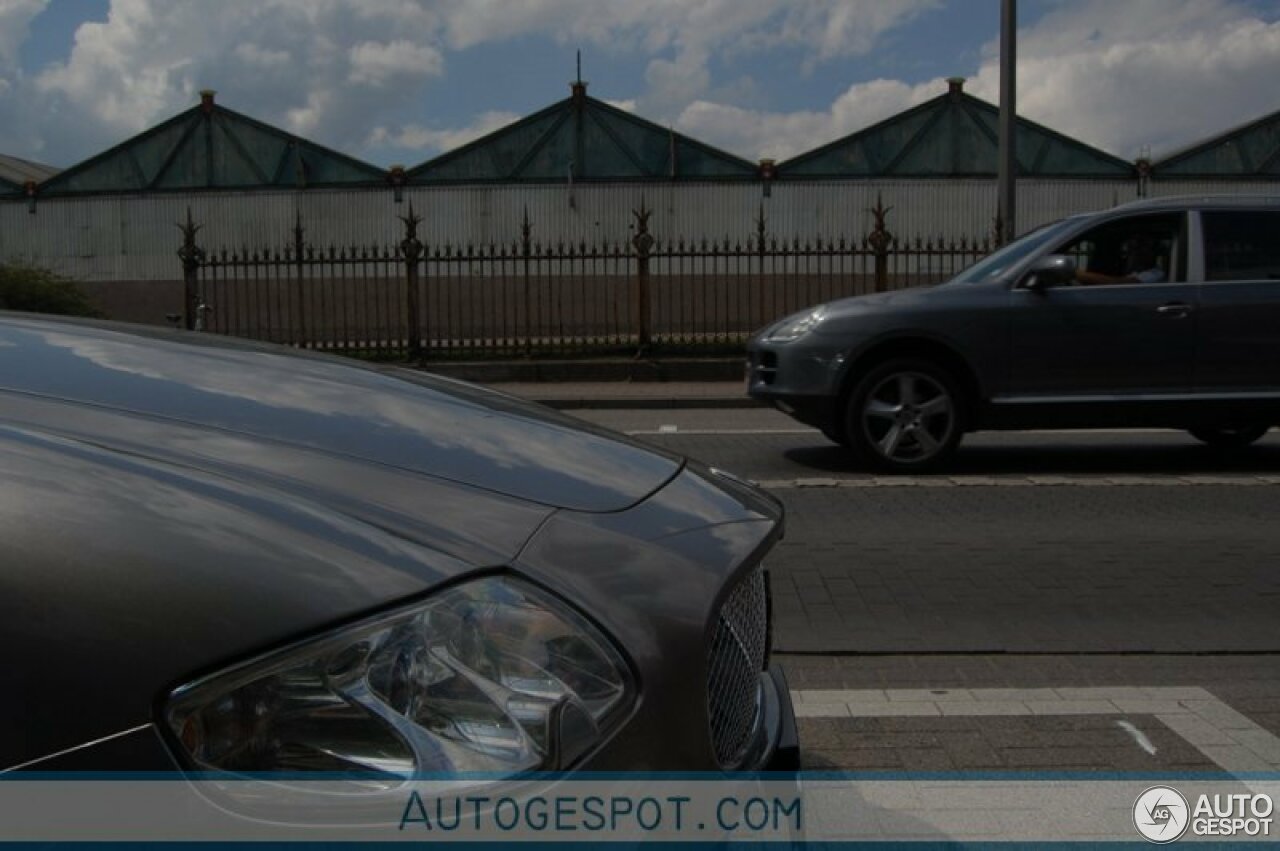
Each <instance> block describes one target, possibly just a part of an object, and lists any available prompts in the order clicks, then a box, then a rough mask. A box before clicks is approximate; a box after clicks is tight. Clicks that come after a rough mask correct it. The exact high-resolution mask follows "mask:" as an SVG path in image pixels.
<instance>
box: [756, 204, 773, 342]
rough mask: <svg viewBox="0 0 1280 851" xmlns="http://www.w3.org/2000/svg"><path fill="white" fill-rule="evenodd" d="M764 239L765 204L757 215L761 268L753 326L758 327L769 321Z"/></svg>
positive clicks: (757, 245)
mask: <svg viewBox="0 0 1280 851" xmlns="http://www.w3.org/2000/svg"><path fill="white" fill-rule="evenodd" d="M764 237H765V220H764V204H763V203H762V204H761V205H760V211H759V212H758V213H757V214H756V262H757V264H758V268H759V278H758V280H757V283H758V284H759V286H757V287H756V321H755V322H754V323H752V324H754V325H756V326H761V325H764V323H765V322H768V321H769V317H767V316H766V315H765V312H764V311H765V307H764V306H765V296H764Z"/></svg>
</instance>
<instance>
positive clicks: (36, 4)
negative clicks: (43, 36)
mask: <svg viewBox="0 0 1280 851" xmlns="http://www.w3.org/2000/svg"><path fill="white" fill-rule="evenodd" d="M48 5H49V0H0V75H4V74H7V73H8V72H10V71H12V70H13V69H15V68H16V67H17V65H18V49H19V48H20V47H22V43H23V42H24V41H26V40H27V33H28V31H29V29H30V27H31V22H32V21H33V20H35V19H36V17H37V16H38V15H39V14H40V13H41V12H43V11H44V10H45V7H46V6H48Z"/></svg>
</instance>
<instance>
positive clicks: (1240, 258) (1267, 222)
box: [1200, 210, 1280, 281]
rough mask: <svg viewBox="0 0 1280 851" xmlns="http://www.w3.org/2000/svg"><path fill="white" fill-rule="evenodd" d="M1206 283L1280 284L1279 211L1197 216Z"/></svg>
mask: <svg viewBox="0 0 1280 851" xmlns="http://www.w3.org/2000/svg"><path fill="white" fill-rule="evenodd" d="M1200 221H1201V223H1202V225H1203V228H1204V276H1205V280H1207V281H1266V280H1271V281H1280V211H1278V210H1232V211H1225V210H1223V211H1217V212H1214V211H1206V212H1203V213H1201V214H1200Z"/></svg>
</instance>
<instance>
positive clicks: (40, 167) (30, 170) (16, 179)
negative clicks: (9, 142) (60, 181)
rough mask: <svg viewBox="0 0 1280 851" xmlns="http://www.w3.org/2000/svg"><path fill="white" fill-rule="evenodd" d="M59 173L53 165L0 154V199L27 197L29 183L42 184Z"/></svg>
mask: <svg viewBox="0 0 1280 851" xmlns="http://www.w3.org/2000/svg"><path fill="white" fill-rule="evenodd" d="M57 173H58V170H57V169H56V168H54V167H53V166H51V165H45V164H44V163H38V162H32V161H31V160H24V159H21V158H19V157H11V156H8V155H7V154H0V198H4V197H8V196H11V195H25V194H26V191H27V190H26V183H27V181H29V180H30V181H34V182H36V183H40V182H41V181H42V180H48V179H49V178H50V177H53V176H54V175H55V174H57Z"/></svg>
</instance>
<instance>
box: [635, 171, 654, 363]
mask: <svg viewBox="0 0 1280 851" xmlns="http://www.w3.org/2000/svg"><path fill="white" fill-rule="evenodd" d="M631 215H633V216H635V217H636V235H635V236H633V237H631V245H632V247H633V248H635V250H636V314H637V315H636V331H637V336H638V338H639V348H638V351H637V354H643V353H644V352H645V350H647V349H648V348H649V343H650V341H651V333H650V328H649V252H650V251H651V250H652V249H653V235H652V234H650V233H649V216H650V215H652V211H651V210H649V209H648V208H647V207H645V204H644V196H641V197H640V209H639V210H632V211H631Z"/></svg>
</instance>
